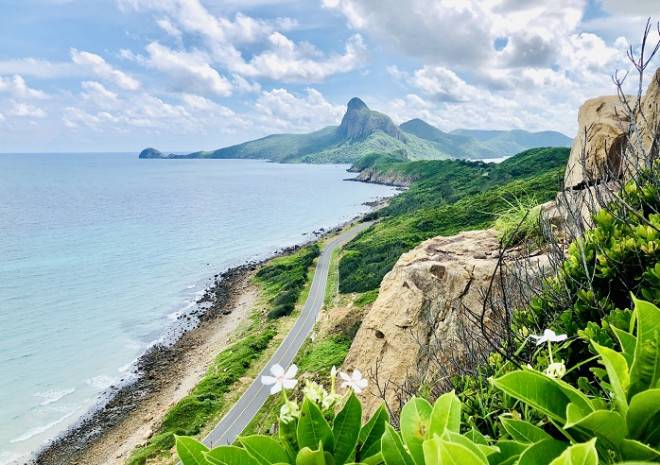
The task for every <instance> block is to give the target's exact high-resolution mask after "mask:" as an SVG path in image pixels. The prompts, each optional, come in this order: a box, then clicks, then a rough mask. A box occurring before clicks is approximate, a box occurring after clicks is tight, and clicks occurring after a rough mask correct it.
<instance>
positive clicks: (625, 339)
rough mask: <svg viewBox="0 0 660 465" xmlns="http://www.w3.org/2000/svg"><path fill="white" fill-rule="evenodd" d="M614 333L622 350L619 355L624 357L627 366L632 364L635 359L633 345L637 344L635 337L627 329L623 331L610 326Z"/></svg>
mask: <svg viewBox="0 0 660 465" xmlns="http://www.w3.org/2000/svg"><path fill="white" fill-rule="evenodd" d="M610 328H611V329H612V331H614V335H615V336H616V338H617V339H618V340H619V345H620V346H621V350H622V351H623V352H622V354H621V355H623V356H624V357H625V358H626V362H628V366H632V362H633V360H634V359H635V345H637V338H636V337H635V336H633V335H632V334H630V333H629V332H627V331H623V330H621V329H619V328H617V327H615V326H610Z"/></svg>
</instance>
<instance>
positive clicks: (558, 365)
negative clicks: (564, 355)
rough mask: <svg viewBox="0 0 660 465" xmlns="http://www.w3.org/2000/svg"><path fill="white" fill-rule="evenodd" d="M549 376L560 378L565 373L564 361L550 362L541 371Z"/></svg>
mask: <svg viewBox="0 0 660 465" xmlns="http://www.w3.org/2000/svg"><path fill="white" fill-rule="evenodd" d="M543 373H545V374H546V375H547V376H549V377H550V378H561V377H562V376H564V375H565V374H566V365H564V361H563V360H562V361H561V362H555V363H551V364H550V365H549V366H548V368H546V369H545V371H544V372H543Z"/></svg>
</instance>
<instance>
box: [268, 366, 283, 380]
mask: <svg viewBox="0 0 660 465" xmlns="http://www.w3.org/2000/svg"><path fill="white" fill-rule="evenodd" d="M270 372H271V373H272V374H273V376H274V377H276V378H277V377H279V376H282V375H283V374H284V368H282V366H281V365H280V364H279V363H276V364H275V365H273V366H272V367H270Z"/></svg>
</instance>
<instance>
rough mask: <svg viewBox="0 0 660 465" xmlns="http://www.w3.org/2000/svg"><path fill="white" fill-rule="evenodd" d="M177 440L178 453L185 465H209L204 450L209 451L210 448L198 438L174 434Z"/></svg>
mask: <svg viewBox="0 0 660 465" xmlns="http://www.w3.org/2000/svg"><path fill="white" fill-rule="evenodd" d="M174 438H175V440H176V453H177V454H179V458H180V459H181V463H183V465H207V463H208V462H207V461H206V458H204V452H208V451H209V448H208V447H206V446H205V445H204V444H202V443H201V442H199V441H197V440H196V439H193V438H189V437H186V436H177V435H174Z"/></svg>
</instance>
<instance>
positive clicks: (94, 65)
mask: <svg viewBox="0 0 660 465" xmlns="http://www.w3.org/2000/svg"><path fill="white" fill-rule="evenodd" d="M70 53H71V59H72V60H73V62H74V63H75V64H77V65H79V66H81V67H83V68H89V69H90V70H91V71H92V72H93V73H94V74H95V75H96V76H98V77H99V78H101V79H103V80H107V81H110V82H112V83H114V84H116V85H117V86H119V87H121V88H122V89H125V90H137V89H138V88H139V87H140V83H139V82H138V81H137V80H135V79H133V78H132V77H130V76H128V75H127V74H126V73H124V72H123V71H120V70H118V69H115V68H114V67H113V66H112V65H110V64H109V63H107V62H106V61H105V60H104V59H103V57H101V56H99V55H96V54H94V53H90V52H85V51H80V50H76V49H75V48H72V49H71V50H70Z"/></svg>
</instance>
